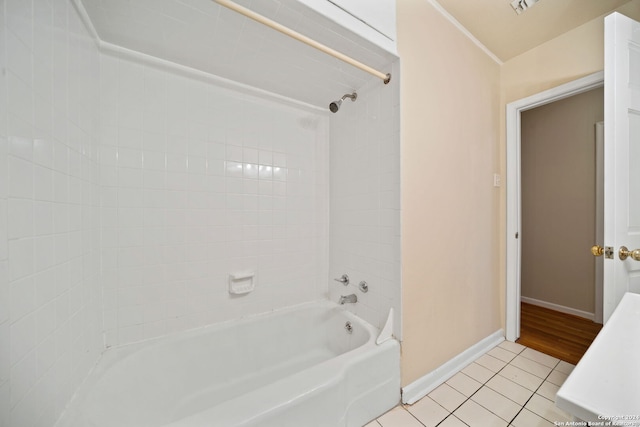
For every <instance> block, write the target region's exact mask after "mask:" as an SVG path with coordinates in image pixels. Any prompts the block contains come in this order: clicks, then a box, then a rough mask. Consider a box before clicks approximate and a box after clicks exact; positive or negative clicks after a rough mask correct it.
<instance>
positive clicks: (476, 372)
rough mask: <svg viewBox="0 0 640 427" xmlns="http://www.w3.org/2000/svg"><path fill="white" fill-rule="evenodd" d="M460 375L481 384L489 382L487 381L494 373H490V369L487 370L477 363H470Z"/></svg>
mask: <svg viewBox="0 0 640 427" xmlns="http://www.w3.org/2000/svg"><path fill="white" fill-rule="evenodd" d="M487 357H491V356H487ZM494 360H495V359H494ZM462 373H464V374H466V375H468V376H469V377H471V378H473V379H474V380H476V381H478V382H480V383H482V384H484V383H486V382H487V381H489V379H490V378H491V377H492V376H494V375H495V372H494V371H491V370H490V369H487V368H485V367H484V366H482V365H480V364H478V363H471V364H470V365H468V366H466V367H465V368H464V369H463V370H462Z"/></svg>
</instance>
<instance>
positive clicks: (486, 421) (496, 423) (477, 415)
mask: <svg viewBox="0 0 640 427" xmlns="http://www.w3.org/2000/svg"><path fill="white" fill-rule="evenodd" d="M453 415H455V416H456V417H458V418H460V420H462V421H463V422H464V423H466V424H468V425H470V426H473V427H504V426H506V425H508V422H507V421H505V420H503V419H502V418H500V417H499V416H497V415H496V414H493V413H491V412H490V411H489V410H487V409H485V408H483V407H482V406H480V405H478V404H477V403H476V402H474V401H473V400H467V401H466V402H464V404H463V405H462V406H461V407H459V408H458V409H457V410H456V411H455V412H454V413H453Z"/></svg>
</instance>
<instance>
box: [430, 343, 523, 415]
mask: <svg viewBox="0 0 640 427" xmlns="http://www.w3.org/2000/svg"><path fill="white" fill-rule="evenodd" d="M496 347H500V345H499V344H498V345H497V346H496ZM496 347H494V348H496ZM500 348H502V347H500ZM526 348H527V347H525V348H523V349H522V350H520V353H514V352H512V351H510V350H507V349H505V348H502V349H503V350H505V351H508V352H509V353H511V354H515V356H513V358H512V359H511V360H510V361H509V362H505V361H504V360H502V359H499V358H497V357H496V359H498V360H501V361H502V362H505V363H506V364H505V365H504V366H503V367H502V368H500V369H499V370H498V372H494V374H493V375H492V376H491V377H490V378H489V379H488V380H486V381H485V382H484V383H482V385H481V386H480V387H479V388H478V389H477V390H476V391H474V392H473V393H471V395H470V396H469V397H467V398H466V399H465V400H464V401H463V402H462V403H461V404H460V405H458V406H457V407H456V408H455V409H454V410H453V411H451V412H449V415H447V416H446V417H444V419H443V420H442V421H440V422H439V423H438V424H436V427H438V426H439V425H440V424H442V423H443V422H444V421H445V420H446V419H447V418H449V417H450V416H452V415H454V414H453V413H454V412H455V411H457V410H458V409H460V407H461V406H462V405H464V404H465V403H467V402H468V401H469V400H471V398H472V397H473V396H475V394H476V393H478V392H479V391H480V389H481V388H482V387H485V386H486V385H487V383H488V382H489V381H491V379H493V377H495V376H496V375H498V374H499V373H500V372H501V371H502V370H503V369H504V368H506V367H507V366H509V364H511V362H512V361H513V359H515V358H516V357H518V356H519V355H520V354H521V353H522V352H523V351H524V350H525V349H526ZM489 351H491V350H489ZM488 353H489V352H487V353H485V354H488ZM489 356H491V355H489ZM491 357H494V356H491ZM471 363H475V361H473V362H471ZM471 363H470V364H469V365H471ZM469 365H467V366H469ZM480 366H482V365H480ZM465 368H466V366H465ZM463 369H464V368H463ZM487 369H488V368H487ZM458 373H462V374H463V375H466V376H468V377H469V378H471V379H472V380H475V378H472V377H470V376H469V375H467V374H465V373H464V372H462V369H461V370H460V371H459V372H458ZM452 378H453V377H452ZM447 381H448V380H447ZM443 384H447V382H446V381H445V382H444V383H443ZM447 385H448V384H447ZM449 387H451V388H453V389H454V390H456V389H455V388H454V387H452V386H449ZM489 388H490V389H491V390H493V389H492V388H491V387H489ZM456 391H458V390H456ZM494 391H495V390H494ZM496 393H497V392H496ZM534 393H535V392H534ZM499 394H500V395H502V393H499ZM427 396H428V395H427ZM425 397H426V396H425ZM505 397H506V398H507V399H508V397H507V396H505ZM509 400H511V399H509ZM512 402H513V401H512ZM527 402H528V400H527ZM436 403H438V402H436ZM474 403H477V402H475V401H474ZM438 405H440V404H439V403H438ZM440 406H442V405H440ZM480 406H481V407H482V408H484V409H486V410H487V411H489V412H491V411H490V410H489V409H488V408H485V407H484V406H482V405H480ZM523 408H524V406H523ZM445 409H446V408H445ZM491 413H492V414H493V415H495V416H497V417H498V418H500V419H501V420H502V419H503V418H501V417H500V416H499V415H498V414H494V413H493V412H491ZM518 413H520V411H518ZM454 416H455V415H454ZM516 416H517V414H516ZM456 418H458V417H456ZM458 419H460V418H458ZM460 421H462V420H460ZM505 421H506V420H505ZM511 421H513V420H511ZM462 422H463V423H464V424H465V425H468V424H467V423H465V422H464V421H462ZM507 423H509V424H510V422H509V421H507ZM509 424H507V425H509Z"/></svg>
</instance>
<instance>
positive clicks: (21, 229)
mask: <svg viewBox="0 0 640 427" xmlns="http://www.w3.org/2000/svg"><path fill="white" fill-rule="evenodd" d="M7 217H8V227H7V228H8V238H9V239H18V238H21V237H31V236H33V201H31V200H28V199H9V212H8V215H7Z"/></svg>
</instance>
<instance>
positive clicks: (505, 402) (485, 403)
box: [471, 387, 522, 422]
mask: <svg viewBox="0 0 640 427" xmlns="http://www.w3.org/2000/svg"><path fill="white" fill-rule="evenodd" d="M471 399H472V400H473V401H474V402H476V403H477V404H479V405H480V406H482V407H483V408H485V409H488V410H489V411H491V412H492V413H494V414H496V415H497V416H499V417H500V418H502V419H503V420H505V421H507V422H511V420H512V419H513V418H514V417H515V416H516V415H517V414H518V412H520V409H522V406H521V405H518V404H517V403H515V402H514V401H512V400H509V399H507V398H506V397H504V396H503V395H501V394H500V393H498V392H496V391H493V390H492V389H490V388H489V387H482V388H481V389H480V390H478V392H477V393H476V394H474V395H473V396H472V397H471Z"/></svg>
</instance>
